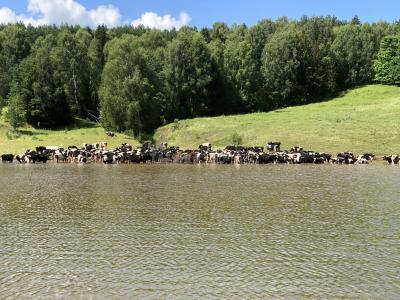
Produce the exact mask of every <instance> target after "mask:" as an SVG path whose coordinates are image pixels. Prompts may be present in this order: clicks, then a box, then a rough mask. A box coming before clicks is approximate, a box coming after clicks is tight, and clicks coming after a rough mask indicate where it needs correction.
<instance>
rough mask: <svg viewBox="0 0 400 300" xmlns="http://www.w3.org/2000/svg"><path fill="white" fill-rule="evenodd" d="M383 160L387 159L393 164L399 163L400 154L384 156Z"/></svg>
mask: <svg viewBox="0 0 400 300" xmlns="http://www.w3.org/2000/svg"><path fill="white" fill-rule="evenodd" d="M383 160H386V161H387V162H388V163H389V164H391V165H398V164H399V161H400V156H399V155H390V156H384V157H383Z"/></svg>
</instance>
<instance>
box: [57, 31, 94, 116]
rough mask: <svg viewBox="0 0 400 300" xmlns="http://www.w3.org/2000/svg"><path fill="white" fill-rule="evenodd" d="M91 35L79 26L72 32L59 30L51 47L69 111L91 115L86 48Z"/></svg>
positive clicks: (81, 114) (74, 113)
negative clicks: (77, 29) (54, 43)
mask: <svg viewBox="0 0 400 300" xmlns="http://www.w3.org/2000/svg"><path fill="white" fill-rule="evenodd" d="M90 40H91V36H90V34H89V33H88V32H87V31H85V30H83V29H80V30H79V31H78V32H77V33H76V34H72V33H70V32H69V31H67V30H63V31H62V32H60V33H59V34H58V36H57V44H56V45H55V46H54V47H53V48H52V49H51V53H52V55H53V59H54V60H55V68H56V72H57V76H58V77H59V79H60V80H61V81H62V86H63V88H64V93H65V95H66V97H67V100H68V104H69V107H70V109H71V112H72V114H73V115H76V116H79V117H91V111H93V110H94V109H95V108H93V107H91V97H90V90H89V87H90V84H89V80H90V73H89V59H88V55H87V49H88V48H89V44H90Z"/></svg>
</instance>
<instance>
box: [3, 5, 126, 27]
mask: <svg viewBox="0 0 400 300" xmlns="http://www.w3.org/2000/svg"><path fill="white" fill-rule="evenodd" d="M28 12H29V14H30V16H29V17H27V16H25V15H17V14H16V13H15V12H13V11H12V10H11V9H9V8H7V7H2V8H0V23H15V22H23V23H25V24H31V25H34V26H38V25H45V24H51V25H52V24H55V25H60V24H78V25H82V26H92V27H94V26H97V25H102V24H105V25H107V26H109V27H114V26H117V25H119V24H121V19H122V16H121V14H120V12H119V10H118V8H116V7H115V6H113V5H102V6H98V7H97V8H95V9H92V10H88V9H87V8H85V7H84V6H83V5H81V4H80V3H79V2H77V1H75V0H29V4H28Z"/></svg>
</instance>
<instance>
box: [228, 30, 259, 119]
mask: <svg viewBox="0 0 400 300" xmlns="http://www.w3.org/2000/svg"><path fill="white" fill-rule="evenodd" d="M224 73H225V75H226V77H227V80H229V81H230V82H231V83H232V84H233V86H234V87H235V89H236V90H237V92H238V94H239V97H240V101H241V104H242V105H241V108H242V111H243V112H251V111H257V110H263V109H265V108H266V105H265V99H264V94H263V89H262V79H261V73H260V66H259V62H258V60H257V53H256V52H255V48H253V47H252V45H251V43H250V40H249V38H248V30H247V28H245V27H243V26H240V27H237V28H235V29H234V30H233V31H232V33H231V34H230V35H229V36H228V39H227V41H226V47H225V51H224Z"/></svg>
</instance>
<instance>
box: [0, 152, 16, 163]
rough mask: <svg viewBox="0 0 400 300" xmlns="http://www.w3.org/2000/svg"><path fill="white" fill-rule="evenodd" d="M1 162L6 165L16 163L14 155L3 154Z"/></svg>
mask: <svg viewBox="0 0 400 300" xmlns="http://www.w3.org/2000/svg"><path fill="white" fill-rule="evenodd" d="M1 161H2V162H3V163H5V162H9V163H12V162H13V161H14V155H13V154H3V155H2V156H1Z"/></svg>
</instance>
